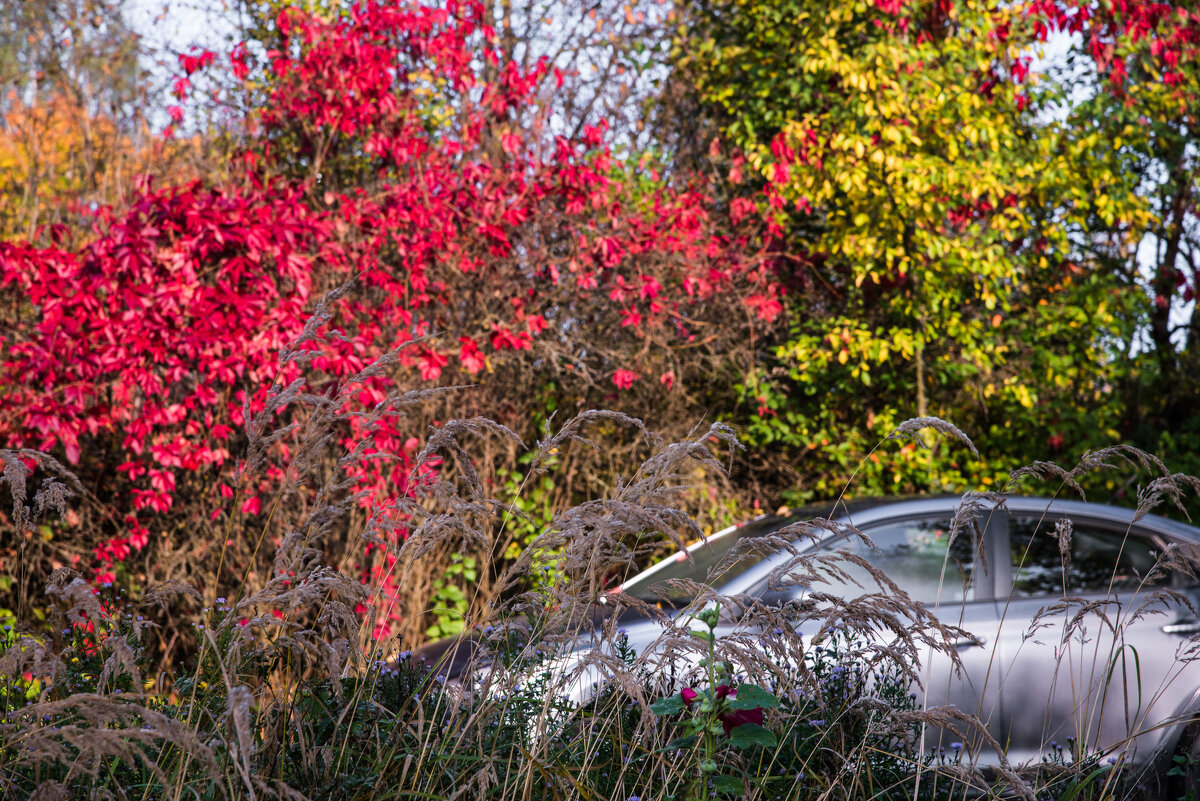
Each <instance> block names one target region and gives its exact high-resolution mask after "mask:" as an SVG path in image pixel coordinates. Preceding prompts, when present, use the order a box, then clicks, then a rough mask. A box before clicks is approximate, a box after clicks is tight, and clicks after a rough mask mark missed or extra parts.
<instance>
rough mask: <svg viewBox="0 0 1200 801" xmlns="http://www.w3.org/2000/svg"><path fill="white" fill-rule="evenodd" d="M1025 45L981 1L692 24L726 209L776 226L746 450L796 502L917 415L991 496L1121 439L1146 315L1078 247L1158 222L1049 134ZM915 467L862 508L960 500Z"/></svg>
mask: <svg viewBox="0 0 1200 801" xmlns="http://www.w3.org/2000/svg"><path fill="white" fill-rule="evenodd" d="M1033 32H1034V26H1033V24H1032V23H1031V22H1030V21H1029V20H1028V19H1027V17H1026V15H1025V14H1024V12H1023V10H1022V8H1021V7H1019V6H997V5H995V4H987V3H982V2H977V0H940V1H939V2H936V3H920V4H915V3H913V4H905V5H901V4H900V3H899V2H896V3H889V2H886V0H881V1H880V2H877V3H873V4H872V3H867V2H857V3H852V4H850V3H847V4H839V3H819V2H813V1H812V0H773V1H772V2H759V1H757V0H717V2H713V3H703V4H696V6H695V7H693V8H692V9H691V28H690V30H688V31H687V40H686V47H685V46H684V42H683V41H681V42H680V43H679V44H680V47H679V56H678V57H679V66H680V67H681V68H682V69H684V70H686V71H687V73H688V74H689V75H690V76H692V79H693V80H694V81H695V85H696V87H697V91H698V93H699V96H700V98H701V100H702V103H703V105H704V106H705V107H706V108H707V109H708V111H709V113H711V114H712V115H713V116H714V117H715V118H716V119H717V120H718V121H719V122H720V124H721V128H722V129H723V131H724V135H725V142H724V143H722V144H723V146H724V149H725V150H726V151H727V152H728V153H729V155H728V156H727V159H726V165H727V167H728V170H729V177H730V179H731V185H732V191H733V193H734V194H735V195H736V196H739V199H737V200H734V201H733V202H734V203H738V202H745V200H746V199H751V200H753V201H754V202H755V203H756V204H758V205H759V206H760V207H762V206H769V207H770V208H771V209H772V210H773V211H774V217H773V219H774V223H773V225H774V226H775V228H774V231H773V232H772V233H773V235H774V237H775V239H776V246H775V249H776V251H777V253H778V254H779V258H778V261H777V264H776V269H777V270H779V271H780V273H781V274H782V275H783V277H784V279H785V283H786V285H787V286H788V294H787V303H786V314H787V325H786V326H784V327H783V330H781V331H779V332H778V333H777V335H776V336H775V337H774V338H769V339H768V342H769V347H768V348H766V349H764V350H762V351H760V354H761V360H760V361H759V363H758V364H757V365H756V366H755V369H754V370H753V371H752V372H751V373H750V374H749V375H748V377H747V380H746V381H745V383H744V385H743V391H744V397H745V398H746V399H747V404H748V407H749V408H750V409H752V410H754V411H753V413H752V414H750V416H749V427H750V430H751V432H752V435H753V437H754V438H755V439H756V440H758V441H759V442H761V443H772V444H773V445H774V446H778V447H784V448H787V449H791V450H792V451H793V452H794V453H796V454H797V456H798V457H799V459H798V460H794V463H797V462H798V463H799V465H800V466H799V471H800V473H801V475H802V477H803V478H804V479H805V480H804V481H803V483H802V488H801V489H800V490H799V493H798V494H799V495H800V496H801V497H811V496H813V495H818V496H826V495H828V494H830V493H831V492H834V491H835V490H836V488H838V487H840V486H842V485H843V484H844V482H845V481H846V479H847V478H848V476H849V475H850V473H851V472H853V471H854V469H855V467H856V465H858V463H859V461H860V459H861V458H862V456H863V455H864V453H865V452H866V451H867V450H868V449H869V447H870V446H871V445H872V444H873V443H875V442H876V441H878V439H879V437H880V436H881V435H882V434H885V433H886V432H887V431H888V430H890V429H891V428H892V427H893V426H894V425H895V424H896V423H897V422H898V421H899V420H902V419H904V418H906V417H911V416H925V415H937V416H943V417H947V418H950V419H953V420H955V421H960V422H962V423H963V424H964V425H967V426H968V427H970V428H971V429H972V430H973V431H976V432H979V433H980V435H981V437H980V438H981V439H982V440H983V441H984V442H985V443H986V445H987V447H986V449H985V450H987V451H988V452H989V453H992V454H994V455H997V458H995V461H994V463H993V465H992V466H991V467H990V469H991V471H992V472H993V473H999V474H1004V473H1007V470H1008V468H1009V467H1011V466H1012V464H1010V461H1011V462H1012V463H1018V462H1019V461H1021V460H1022V459H1023V458H1025V457H1027V456H1028V455H1029V454H1036V455H1038V456H1046V455H1052V454H1053V453H1054V452H1055V451H1057V450H1059V449H1061V448H1062V447H1063V444H1064V442H1070V443H1071V444H1072V445H1079V444H1087V443H1091V442H1093V441H1099V440H1111V439H1113V438H1116V437H1118V436H1119V433H1118V432H1117V430H1116V426H1117V419H1116V415H1117V409H1116V404H1117V401H1118V399H1117V398H1116V397H1115V395H1114V389H1115V387H1114V386H1113V382H1112V381H1111V378H1110V377H1108V376H1107V375H1106V371H1107V370H1108V369H1109V362H1110V357H1111V354H1112V353H1113V352H1114V350H1119V349H1120V348H1121V347H1124V346H1126V345H1127V343H1128V342H1129V340H1130V338H1131V336H1132V335H1133V329H1132V327H1131V322H1130V321H1131V320H1132V319H1133V317H1134V316H1135V314H1136V312H1137V309H1138V308H1139V304H1141V303H1142V302H1143V299H1142V297H1141V296H1140V295H1139V293H1138V292H1137V291H1136V289H1134V288H1132V287H1130V286H1129V284H1128V282H1127V281H1123V280H1122V279H1121V277H1120V276H1118V275H1115V274H1114V273H1113V272H1112V271H1111V270H1108V271H1106V270H1104V269H1102V267H1101V266H1100V265H1097V264H1096V263H1094V262H1091V261H1089V260H1087V259H1086V258H1084V257H1082V256H1081V255H1080V254H1079V253H1078V252H1077V248H1076V247H1075V245H1074V242H1073V241H1072V236H1073V234H1074V233H1075V232H1077V231H1078V230H1079V229H1080V228H1081V226H1084V225H1086V224H1087V223H1088V221H1089V220H1090V219H1091V217H1092V216H1094V215H1095V214H1100V215H1102V216H1104V217H1105V218H1106V219H1108V220H1109V221H1113V220H1118V219H1119V220H1121V221H1123V223H1124V224H1125V225H1129V226H1138V225H1144V224H1145V223H1146V221H1147V220H1148V218H1149V212H1148V209H1147V207H1146V204H1145V202H1144V201H1143V200H1142V199H1140V198H1139V197H1138V196H1137V195H1136V193H1135V191H1134V190H1135V188H1136V183H1137V181H1136V176H1135V175H1133V174H1131V173H1130V172H1128V171H1122V170H1121V167H1122V165H1121V164H1120V163H1119V160H1118V159H1115V158H1114V157H1113V153H1112V151H1111V150H1110V149H1108V148H1106V146H1105V144H1106V143H1101V142H1098V141H1097V137H1096V136H1094V135H1092V136H1080V135H1079V134H1078V132H1077V131H1075V130H1073V129H1072V128H1071V126H1070V125H1069V124H1068V123H1067V122H1059V121H1056V120H1055V119H1054V118H1053V116H1052V114H1051V111H1052V109H1053V108H1054V106H1055V104H1056V103H1059V102H1061V101H1062V100H1063V98H1062V93H1063V91H1064V88H1063V86H1062V85H1060V84H1058V83H1056V82H1053V81H1049V80H1043V78H1044V77H1045V76H1044V75H1038V74H1034V73H1031V72H1030V57H1031V55H1032V54H1033V53H1034V52H1035V51H1036V50H1037V48H1038V47H1039V42H1038V41H1037V39H1036V38H1035V36H1034V33H1033ZM906 458H907V455H906V454H903V453H902V454H901V455H900V459H899V461H898V462H897V463H893V464H892V465H891V466H889V467H888V469H887V470H886V471H885V470H883V469H882V468H878V467H875V465H876V464H877V463H876V462H873V461H872V462H868V463H867V464H866V466H865V469H864V470H863V471H862V472H861V473H860V475H859V479H858V481H859V482H860V485H861V484H862V483H863V482H865V484H866V488H867V489H869V490H870V491H872V492H878V491H896V490H901V491H903V490H908V491H916V490H923V489H942V488H945V489H950V488H952V487H955V486H957V485H959V484H960V483H961V482H960V481H959V480H958V479H957V478H956V477H957V476H961V475H962V473H961V472H959V470H960V468H965V467H966V465H960V464H957V463H949V462H948V461H947V459H948V457H938V456H937V455H936V454H935V455H934V456H933V457H927V456H921V457H916V456H915V454H914V455H913V456H912V457H911V458H912V461H913V464H912V465H911V469H908V466H907V462H906ZM929 458H933V459H940V462H941V463H940V464H938V465H936V467H937V468H938V469H937V470H930V469H929V468H930V467H933V466H934V465H932V464H930V462H929V461H928V459H929ZM809 465H811V467H809ZM885 473H886V474H885ZM933 475H941V476H943V478H942V480H941V481H939V482H935V483H934V484H930V481H931V479H930V478H929V477H930V476H933ZM942 482H948V483H942ZM860 489H861V486H860Z"/></svg>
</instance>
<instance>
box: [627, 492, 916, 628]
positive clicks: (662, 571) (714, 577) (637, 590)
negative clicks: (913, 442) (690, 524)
mask: <svg viewBox="0 0 1200 801" xmlns="http://www.w3.org/2000/svg"><path fill="white" fill-rule="evenodd" d="M895 500H896V499H895V498H892V499H863V500H859V501H854V502H851V503H849V504H846V503H841V504H838V505H837V507H836V512H837V514H836V515H834V512H835V506H834V505H833V504H820V505H812V506H806V507H803V508H802V509H799V510H797V511H796V512H794V513H792V514H789V515H787V516H775V517H767V518H762V519H759V520H755V521H752V522H750V523H747V524H746V525H744V526H742V527H741V528H738V529H735V530H733V531H730V532H728V533H727V534H724V535H722V536H720V537H714V538H713V539H711V540H710V541H709V542H707V543H705V544H703V545H701V546H700V547H698V548H695V549H694V550H693V551H692V552H691V554H692V558H691V560H690V561H689V560H688V558H687V556H686V555H685V554H684V553H683V552H679V553H676V554H674V555H673V556H669V557H667V558H666V559H665V560H663V561H662V562H660V563H658V564H657V565H655V566H654V567H652V568H650V569H649V570H646V571H644V572H643V573H641V574H639V575H637V576H635V577H634V578H632V579H630V580H629V581H628V582H627V583H626V584H625V585H623V590H622V592H623V593H624V594H627V595H632V596H634V597H635V598H637V599H639V600H641V601H645V602H647V603H655V604H659V605H662V606H670V607H674V608H678V607H682V606H685V605H687V604H690V603H691V602H692V601H694V600H695V595H696V593H695V591H694V587H687V586H680V582H681V581H682V582H694V584H695V585H701V586H714V587H724V586H727V585H728V584H729V583H730V582H732V581H733V580H734V579H736V578H737V577H738V576H741V575H743V574H744V573H746V571H748V570H750V569H751V568H753V567H755V566H756V565H758V564H760V563H761V562H762V561H763V560H764V559H766V558H768V555H766V554H761V553H747V554H745V555H744V556H743V557H741V558H740V559H739V560H738V561H737V562H736V563H734V564H732V565H730V564H725V565H724V566H723V568H722V570H721V572H720V574H719V575H718V574H716V573H714V572H713V571H714V568H716V567H717V566H718V565H721V563H722V560H723V559H725V557H726V556H727V555H728V554H729V552H730V551H731V550H732V549H733V547H734V546H735V545H736V544H737V543H739V542H741V541H742V540H745V539H747V538H751V537H761V536H764V535H766V534H771V533H773V532H775V531H778V530H779V529H781V528H783V527H784V526H786V525H788V524H790V523H795V522H798V521H801V520H812V519H814V518H818V517H826V518H827V517H832V516H836V517H838V518H843V519H844V518H845V517H852V516H853V515H854V514H855V513H857V512H859V511H862V510H865V509H869V508H871V507H874V506H880V505H883V504H886V503H889V502H894V501H895ZM939 565H940V560H939Z"/></svg>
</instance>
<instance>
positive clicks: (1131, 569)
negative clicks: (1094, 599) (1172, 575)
mask: <svg viewBox="0 0 1200 801" xmlns="http://www.w3.org/2000/svg"><path fill="white" fill-rule="evenodd" d="M1008 527H1009V543H1010V552H1011V555H1012V573H1013V597H1014V598H1036V597H1042V596H1049V595H1057V596H1062V595H1064V594H1066V595H1085V594H1093V593H1106V592H1110V591H1112V592H1117V591H1122V590H1124V591H1130V590H1136V589H1138V588H1139V587H1148V586H1149V587H1157V586H1162V585H1163V584H1166V583H1167V581H1168V576H1167V574H1166V572H1165V571H1162V570H1154V567H1155V565H1156V564H1157V563H1158V559H1159V557H1160V556H1161V553H1160V551H1159V549H1158V546H1157V545H1156V544H1155V543H1154V541H1153V540H1151V539H1149V538H1147V537H1144V536H1141V535H1139V534H1137V533H1136V532H1131V531H1123V530H1117V529H1110V528H1105V527H1103V526H1099V525H1096V524H1093V523H1087V522H1083V523H1075V522H1070V521H1065V520H1064V519H1062V518H1059V519H1050V518H1045V517H1043V516H1033V515H1031V516H1024V517H1022V516H1014V517H1012V518H1011V519H1010V520H1009V524H1008Z"/></svg>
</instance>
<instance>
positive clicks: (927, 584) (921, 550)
mask: <svg viewBox="0 0 1200 801" xmlns="http://www.w3.org/2000/svg"><path fill="white" fill-rule="evenodd" d="M863 533H865V534H866V535H867V536H868V537H870V538H871V540H872V541H874V543H875V545H876V548H870V547H868V546H867V545H866V544H865V543H863V542H860V541H850V540H837V541H833V542H828V543H825V544H824V545H822V546H821V548H819V549H818V551H817V553H819V554H820V553H834V552H837V551H847V550H849V551H852V552H853V553H855V554H857V555H858V556H861V557H862V558H863V559H865V560H866V561H867V563H868V564H870V565H871V566H872V567H874V568H876V569H878V570H880V571H881V572H882V573H883V574H884V575H885V576H887V578H888V579H890V580H891V581H892V582H893V583H895V584H896V586H898V587H899V588H900V589H901V590H903V591H904V592H905V593H906V594H907V595H908V596H909V597H910V598H912V599H913V600H914V601H919V602H921V603H923V604H928V605H933V604H936V603H938V602H939V601H940V602H941V603H943V604H945V603H961V602H963V601H972V600H974V597H975V584H974V581H973V578H974V573H975V547H974V544H973V542H972V537H971V534H970V532H969V531H960V532H958V533H957V535H956V536H955V537H954V541H953V542H951V540H950V521H949V520H944V519H935V520H907V521H903V522H899V523H888V524H885V525H881V526H875V527H870V528H864V530H863ZM838 568H839V569H840V570H842V571H844V572H845V573H846V574H848V575H849V576H850V577H851V578H852V579H853V580H854V582H857V584H858V585H860V586H861V589H860V588H859V587H858V586H855V584H853V583H851V582H849V581H846V580H845V579H844V578H841V577H837V576H835V575H832V574H830V572H829V571H819V572H824V573H826V574H827V575H828V576H829V580H828V583H826V584H822V585H813V587H812V589H813V590H815V591H818V592H827V593H830V594H832V595H838V596H849V595H859V594H862V593H865V592H878V591H879V584H878V583H877V582H876V581H875V580H874V579H873V578H872V577H871V575H870V573H869V572H868V571H867V570H866V569H865V568H863V567H861V566H859V565H856V564H853V563H850V562H842V563H839V564H838ZM943 569H944V571H945V573H944V575H943Z"/></svg>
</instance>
